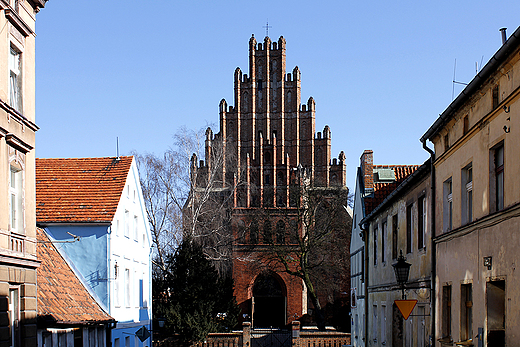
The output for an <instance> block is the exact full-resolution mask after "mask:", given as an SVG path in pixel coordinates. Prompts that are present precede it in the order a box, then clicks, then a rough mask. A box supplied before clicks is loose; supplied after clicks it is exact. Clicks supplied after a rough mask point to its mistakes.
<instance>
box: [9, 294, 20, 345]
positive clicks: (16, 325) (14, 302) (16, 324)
mask: <svg viewBox="0 0 520 347" xmlns="http://www.w3.org/2000/svg"><path fill="white" fill-rule="evenodd" d="M9 325H10V335H11V337H10V339H9V343H10V346H12V347H15V346H19V345H20V342H21V341H20V328H21V327H20V287H19V286H12V287H10V288H9Z"/></svg>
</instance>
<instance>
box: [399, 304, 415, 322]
mask: <svg viewBox="0 0 520 347" xmlns="http://www.w3.org/2000/svg"><path fill="white" fill-rule="evenodd" d="M394 302H395V304H396V306H397V308H398V309H399V311H401V314H402V315H403V317H404V319H405V320H406V319H408V317H410V313H412V311H413V309H414V307H415V305H416V304H417V300H395V301H394Z"/></svg>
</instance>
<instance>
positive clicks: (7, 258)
mask: <svg viewBox="0 0 520 347" xmlns="http://www.w3.org/2000/svg"><path fill="white" fill-rule="evenodd" d="M0 265H11V266H13V265H14V266H22V267H25V268H30V269H36V268H38V267H39V266H40V262H39V261H38V260H36V259H29V258H27V257H24V256H16V255H7V254H0Z"/></svg>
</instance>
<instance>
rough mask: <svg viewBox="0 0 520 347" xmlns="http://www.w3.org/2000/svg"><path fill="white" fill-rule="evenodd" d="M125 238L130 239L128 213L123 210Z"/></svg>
mask: <svg viewBox="0 0 520 347" xmlns="http://www.w3.org/2000/svg"><path fill="white" fill-rule="evenodd" d="M124 233H125V236H126V237H128V238H130V211H128V210H125V231H124Z"/></svg>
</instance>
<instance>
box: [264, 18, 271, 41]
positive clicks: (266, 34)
mask: <svg viewBox="0 0 520 347" xmlns="http://www.w3.org/2000/svg"><path fill="white" fill-rule="evenodd" d="M262 28H265V36H267V37H269V28H272V26H270V25H269V18H268V19H267V24H266V25H264V26H263V27H262Z"/></svg>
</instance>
